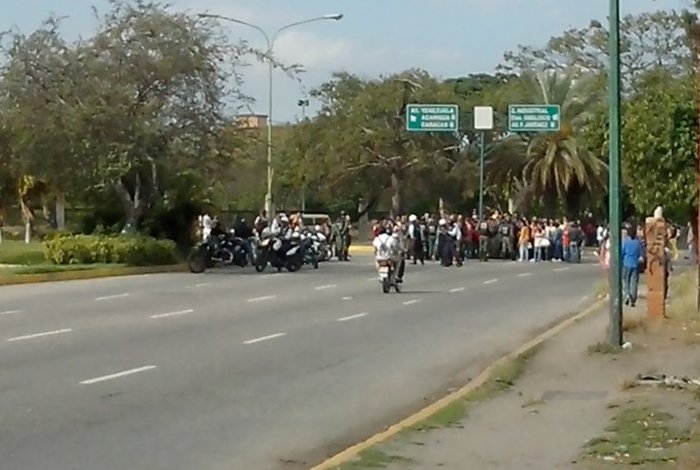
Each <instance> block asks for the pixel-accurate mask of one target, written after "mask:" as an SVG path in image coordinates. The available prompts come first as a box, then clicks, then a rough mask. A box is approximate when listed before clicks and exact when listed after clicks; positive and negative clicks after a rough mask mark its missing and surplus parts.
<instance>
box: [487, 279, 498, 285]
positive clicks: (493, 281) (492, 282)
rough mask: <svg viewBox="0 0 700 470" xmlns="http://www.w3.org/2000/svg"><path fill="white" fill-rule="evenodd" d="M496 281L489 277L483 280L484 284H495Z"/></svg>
mask: <svg viewBox="0 0 700 470" xmlns="http://www.w3.org/2000/svg"><path fill="white" fill-rule="evenodd" d="M497 282H498V279H489V280H488V281H484V284H495V283H497Z"/></svg>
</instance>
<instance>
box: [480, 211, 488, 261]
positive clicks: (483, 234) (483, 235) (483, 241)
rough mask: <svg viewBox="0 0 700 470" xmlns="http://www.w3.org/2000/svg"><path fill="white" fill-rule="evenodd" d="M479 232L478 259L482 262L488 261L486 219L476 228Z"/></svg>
mask: <svg viewBox="0 0 700 470" xmlns="http://www.w3.org/2000/svg"><path fill="white" fill-rule="evenodd" d="M477 230H478V232H479V259H481V261H482V262H485V261H488V260H489V241H490V237H489V223H488V221H487V220H486V219H481V220H480V221H479V225H478V227H477Z"/></svg>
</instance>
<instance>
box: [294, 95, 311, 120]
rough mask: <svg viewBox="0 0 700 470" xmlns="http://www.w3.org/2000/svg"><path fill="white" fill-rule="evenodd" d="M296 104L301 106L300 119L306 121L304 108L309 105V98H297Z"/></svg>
mask: <svg viewBox="0 0 700 470" xmlns="http://www.w3.org/2000/svg"><path fill="white" fill-rule="evenodd" d="M297 105H298V106H299V107H300V108H301V120H302V121H306V108H307V107H308V106H309V100H299V101H297Z"/></svg>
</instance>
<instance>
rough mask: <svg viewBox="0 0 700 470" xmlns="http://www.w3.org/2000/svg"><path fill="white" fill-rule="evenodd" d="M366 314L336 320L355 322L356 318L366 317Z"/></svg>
mask: <svg viewBox="0 0 700 470" xmlns="http://www.w3.org/2000/svg"><path fill="white" fill-rule="evenodd" d="M367 315H369V314H368V313H358V314H357V315H350V316H349V317H343V318H338V321H350V320H356V319H358V318H362V317H366V316H367Z"/></svg>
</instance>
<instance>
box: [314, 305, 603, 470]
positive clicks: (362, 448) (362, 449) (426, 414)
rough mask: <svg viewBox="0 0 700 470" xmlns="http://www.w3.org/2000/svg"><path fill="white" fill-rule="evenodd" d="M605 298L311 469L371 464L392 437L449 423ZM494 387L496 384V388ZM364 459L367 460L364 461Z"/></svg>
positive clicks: (505, 381)
mask: <svg viewBox="0 0 700 470" xmlns="http://www.w3.org/2000/svg"><path fill="white" fill-rule="evenodd" d="M604 302H605V300H599V301H597V302H595V303H593V304H592V305H591V306H589V307H588V308H586V309H585V310H583V311H582V312H580V313H578V314H576V315H573V316H570V317H568V318H567V319H565V320H563V321H561V322H559V323H558V324H557V325H555V326H553V327H552V328H549V329H548V330H547V331H545V332H544V333H541V334H539V335H538V336H536V337H535V338H534V339H532V340H530V341H528V342H527V343H525V344H523V345H522V346H520V347H519V348H517V349H515V350H514V351H512V352H511V353H509V354H507V355H505V356H503V357H501V358H500V359H498V360H496V361H495V362H493V363H491V364H490V365H489V366H488V367H486V369H484V370H483V371H482V372H481V373H480V374H479V375H478V376H477V377H476V378H475V379H474V380H472V381H470V382H469V383H467V384H466V385H465V386H463V387H462V388H460V389H459V390H456V391H454V392H452V393H450V394H448V395H447V396H445V397H443V398H441V399H439V400H437V401H436V402H434V403H432V404H430V405H428V406H427V407H425V408H423V409H422V410H420V411H418V412H417V413H414V414H413V415H411V416H409V417H407V418H405V419H404V420H402V421H400V422H399V423H397V424H394V425H392V426H390V427H389V428H387V429H386V430H385V431H382V432H379V433H377V434H375V435H373V436H371V437H370V438H369V439H367V440H365V441H362V442H360V443H358V444H355V445H353V446H351V447H349V448H347V449H345V450H343V451H341V452H339V453H338V454H336V455H334V456H332V457H330V458H328V459H326V460H325V461H323V462H322V463H320V464H318V465H316V466H314V467H312V468H311V469H310V470H342V469H346V468H347V469H350V468H353V469H360V468H371V466H372V465H373V462H371V461H370V460H371V458H370V457H372V456H376V455H380V456H381V455H383V454H382V452H381V451H379V450H378V449H376V446H378V445H380V444H383V443H385V442H386V441H389V440H390V439H392V438H394V437H396V436H398V435H399V434H401V433H403V432H405V431H420V430H426V429H430V428H431V427H436V424H435V423H439V424H442V425H448V424H449V423H450V422H452V421H454V420H455V419H456V418H459V417H462V416H463V414H464V411H465V407H466V406H467V405H468V403H467V401H469V402H471V403H473V402H475V401H482V400H483V399H484V396H485V395H486V396H488V395H489V394H490V393H493V392H494V391H496V392H497V391H499V390H498V387H501V386H502V385H503V384H505V385H510V384H509V382H510V381H512V380H513V379H514V378H517V375H518V374H519V373H521V372H522V367H523V366H524V363H525V362H526V361H527V360H528V359H529V358H530V357H531V356H532V355H533V354H534V352H535V351H536V350H537V348H539V347H540V346H541V345H542V343H544V342H545V341H546V340H548V339H550V338H552V337H553V336H556V335H557V334H559V333H561V332H562V331H564V330H565V329H567V328H569V327H570V326H572V325H574V324H576V323H577V322H580V321H581V320H583V319H585V318H587V317H589V316H591V315H592V314H594V313H596V312H597V311H599V310H600V309H601V307H602V306H603V304H604ZM494 387H496V388H495V389H494ZM362 460H365V462H363V461H362Z"/></svg>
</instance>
